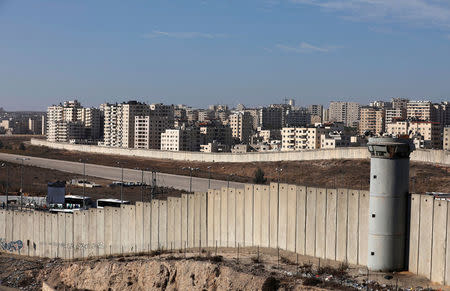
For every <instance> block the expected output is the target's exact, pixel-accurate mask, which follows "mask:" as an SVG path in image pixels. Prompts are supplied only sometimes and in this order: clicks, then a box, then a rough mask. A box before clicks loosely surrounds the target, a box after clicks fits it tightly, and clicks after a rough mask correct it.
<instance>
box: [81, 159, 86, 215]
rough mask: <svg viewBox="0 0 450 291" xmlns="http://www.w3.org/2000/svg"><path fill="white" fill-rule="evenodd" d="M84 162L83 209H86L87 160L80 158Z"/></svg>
mask: <svg viewBox="0 0 450 291" xmlns="http://www.w3.org/2000/svg"><path fill="white" fill-rule="evenodd" d="M80 162H83V209H86V160H85V159H83V160H82V159H80Z"/></svg>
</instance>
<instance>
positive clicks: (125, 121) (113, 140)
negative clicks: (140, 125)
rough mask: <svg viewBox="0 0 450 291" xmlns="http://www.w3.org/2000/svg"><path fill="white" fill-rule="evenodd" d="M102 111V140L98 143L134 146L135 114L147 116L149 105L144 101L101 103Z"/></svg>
mask: <svg viewBox="0 0 450 291" xmlns="http://www.w3.org/2000/svg"><path fill="white" fill-rule="evenodd" d="M101 107H102V109H103V111H104V116H105V118H104V120H105V121H104V140H103V142H102V143H99V144H100V145H104V146H109V147H122V148H133V147H134V131H135V120H136V116H148V115H149V114H150V107H149V106H148V105H147V104H145V103H140V102H136V101H129V102H126V103H120V104H118V103H116V104H102V106H101Z"/></svg>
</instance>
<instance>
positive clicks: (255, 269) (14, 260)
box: [0, 248, 442, 290]
mask: <svg viewBox="0 0 450 291" xmlns="http://www.w3.org/2000/svg"><path fill="white" fill-rule="evenodd" d="M256 254H257V253H256V249H255V248H246V249H241V251H240V253H239V255H238V254H237V253H236V249H233V250H232V249H219V250H218V253H217V254H216V253H215V250H214V249H211V250H202V251H201V252H200V253H198V251H196V250H188V252H187V253H186V254H184V253H183V252H174V253H162V254H161V253H158V252H152V253H150V254H142V255H140V256H119V257H102V258H89V259H85V260H75V261H62V260H59V259H52V260H51V259H41V258H23V257H18V256H15V255H8V254H4V253H3V254H0V290H1V286H8V287H12V288H20V289H21V290H39V289H40V288H41V286H42V283H43V282H45V283H46V284H47V285H48V286H50V287H52V288H54V289H56V290H358V289H359V290H361V289H365V288H366V286H369V289H370V288H372V289H373V290H393V289H395V288H396V287H398V288H399V290H403V289H402V288H405V289H406V288H411V287H414V288H415V289H416V288H418V287H419V286H420V287H424V288H426V287H430V288H434V289H439V288H442V286H438V285H434V284H432V283H430V282H429V281H428V280H426V279H424V278H422V277H418V276H414V275H412V274H410V273H407V272H404V273H398V274H385V273H379V274H370V278H369V279H368V278H367V273H366V270H365V269H364V268H362V267H358V266H347V265H345V264H340V263H337V262H328V261H322V262H320V261H318V260H317V259H314V258H311V257H305V256H299V257H297V256H296V255H295V254H293V253H288V252H280V257H279V258H278V255H277V252H276V251H275V250H268V249H261V250H260V252H259V256H257V255H256ZM297 260H298V263H297ZM319 265H320V267H319ZM387 275H390V276H391V277H390V278H388V279H386V278H385V277H386V276H387Z"/></svg>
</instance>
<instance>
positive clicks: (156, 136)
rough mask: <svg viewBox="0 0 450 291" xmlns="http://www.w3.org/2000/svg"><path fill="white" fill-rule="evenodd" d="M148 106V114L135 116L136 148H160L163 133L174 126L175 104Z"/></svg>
mask: <svg viewBox="0 0 450 291" xmlns="http://www.w3.org/2000/svg"><path fill="white" fill-rule="evenodd" d="M148 108H149V110H148V111H145V112H144V114H146V115H139V116H135V120H134V124H135V125H134V148H139V149H160V148H161V134H162V133H163V132H164V131H165V130H166V129H171V128H173V127H174V106H173V105H164V104H161V103H157V104H150V105H148Z"/></svg>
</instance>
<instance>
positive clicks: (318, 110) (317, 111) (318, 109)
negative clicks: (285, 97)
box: [308, 105, 323, 118]
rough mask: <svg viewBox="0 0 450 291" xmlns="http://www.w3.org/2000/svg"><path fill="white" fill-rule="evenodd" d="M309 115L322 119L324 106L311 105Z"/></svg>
mask: <svg viewBox="0 0 450 291" xmlns="http://www.w3.org/2000/svg"><path fill="white" fill-rule="evenodd" d="M308 113H309V114H310V115H316V116H320V117H321V118H322V116H323V105H309V106H308Z"/></svg>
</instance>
